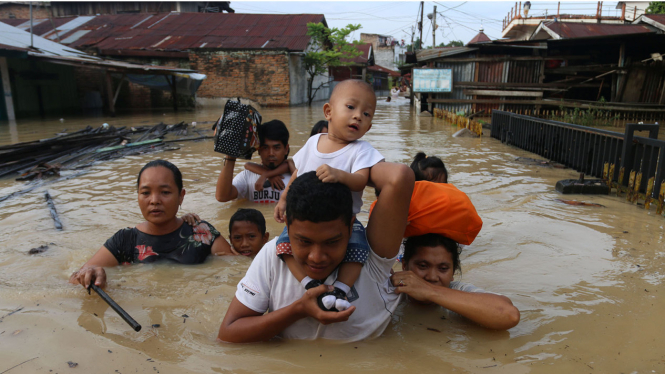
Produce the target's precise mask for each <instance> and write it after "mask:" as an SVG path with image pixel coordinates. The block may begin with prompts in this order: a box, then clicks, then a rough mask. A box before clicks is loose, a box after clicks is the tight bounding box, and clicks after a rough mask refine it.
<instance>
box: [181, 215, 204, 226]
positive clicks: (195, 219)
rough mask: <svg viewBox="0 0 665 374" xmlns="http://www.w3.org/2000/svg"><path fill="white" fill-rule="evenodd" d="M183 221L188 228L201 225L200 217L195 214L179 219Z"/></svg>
mask: <svg viewBox="0 0 665 374" xmlns="http://www.w3.org/2000/svg"><path fill="white" fill-rule="evenodd" d="M180 218H181V219H182V220H183V221H185V222H187V224H189V225H190V226H196V225H198V224H199V223H201V217H199V216H198V214H196V213H186V214H184V215H183V216H182V217H180Z"/></svg>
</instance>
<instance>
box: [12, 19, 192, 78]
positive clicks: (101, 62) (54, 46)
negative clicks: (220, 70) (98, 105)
mask: <svg viewBox="0 0 665 374" xmlns="http://www.w3.org/2000/svg"><path fill="white" fill-rule="evenodd" d="M0 49H5V50H11V51H21V52H25V53H27V55H28V56H29V57H36V58H41V59H46V60H49V61H50V62H53V63H57V64H65V65H77V66H81V65H84V66H90V67H96V68H102V69H109V70H112V71H123V72H131V73H132V74H155V73H158V74H165V73H166V74H174V73H195V71H194V70H190V69H180V68H172V67H167V66H156V65H140V64H133V63H130V62H122V61H111V60H105V59H102V58H99V57H96V56H91V55H88V54H86V53H85V52H81V51H79V50H76V49H73V48H70V47H67V46H64V45H62V44H60V43H56V42H53V41H51V40H48V39H46V38H43V37H41V36H39V35H34V36H33V38H32V47H31V44H30V34H29V33H27V32H25V31H23V30H21V29H19V28H16V27H13V26H10V25H8V24H6V23H3V22H0Z"/></svg>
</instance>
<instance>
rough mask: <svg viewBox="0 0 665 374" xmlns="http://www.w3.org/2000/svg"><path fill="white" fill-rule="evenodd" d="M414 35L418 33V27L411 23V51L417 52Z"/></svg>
mask: <svg viewBox="0 0 665 374" xmlns="http://www.w3.org/2000/svg"><path fill="white" fill-rule="evenodd" d="M414 35H416V28H415V27H413V25H411V52H413V53H415V52H416V48H415V46H414V45H413V37H414Z"/></svg>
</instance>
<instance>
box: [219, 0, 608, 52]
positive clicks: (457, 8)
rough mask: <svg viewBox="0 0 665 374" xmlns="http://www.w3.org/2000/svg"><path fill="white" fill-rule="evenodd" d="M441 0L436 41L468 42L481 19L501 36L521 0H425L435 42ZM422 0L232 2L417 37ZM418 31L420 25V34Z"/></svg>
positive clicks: (427, 27) (246, 9) (242, 9)
mask: <svg viewBox="0 0 665 374" xmlns="http://www.w3.org/2000/svg"><path fill="white" fill-rule="evenodd" d="M531 4H532V5H531V11H530V12H529V15H532V16H539V15H544V14H545V12H547V14H550V15H551V14H556V11H557V4H558V3H557V2H554V1H535V0H534V1H531ZM597 4H598V3H597V2H589V1H586V2H577V1H576V2H570V1H568V2H561V13H568V14H596V7H597ZM616 4H617V2H605V3H603V15H604V16H620V15H621V11H620V10H615V9H614V8H615V7H616ZM435 5H436V6H437V9H436V11H437V14H438V16H437V24H438V25H439V27H438V28H437V30H436V43H437V44H440V43H441V42H446V43H447V42H449V41H451V40H461V41H463V42H464V43H467V42H468V41H469V40H471V39H472V38H473V37H474V36H475V35H476V34H477V33H478V30H479V29H480V27H481V25H482V27H484V29H485V34H487V35H488V36H489V37H490V38H491V39H498V38H500V37H501V27H502V21H503V19H504V17H506V15H507V14H508V13H509V12H510V8H511V7H514V6H515V2H514V1H425V19H424V23H423V40H424V43H425V45H431V44H432V22H431V21H430V20H429V19H428V18H427V14H428V13H432V11H433V7H434V6H435ZM419 6H420V2H419V1H325V2H323V1H321V2H319V1H273V2H268V1H232V2H231V8H233V9H235V11H236V12H237V13H266V14H284V13H289V14H298V13H310V14H311V13H313V14H323V15H324V16H325V17H326V21H328V26H330V27H344V26H346V25H348V24H350V23H353V24H360V25H362V29H361V30H360V31H358V32H356V33H355V35H353V38H354V39H358V38H359V37H360V33H361V32H364V33H369V34H383V35H391V36H394V37H395V38H397V39H398V40H399V39H404V40H405V41H406V43H407V44H409V43H411V28H412V27H413V26H415V25H416V18H417V17H419V16H420V13H419V11H418V9H419ZM417 35H418V31H417V30H416V37H417Z"/></svg>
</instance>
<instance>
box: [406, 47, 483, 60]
mask: <svg viewBox="0 0 665 374" xmlns="http://www.w3.org/2000/svg"><path fill="white" fill-rule="evenodd" d="M476 50H478V48H472V47H443V48H432V49H421V50H419V51H416V59H417V60H418V62H423V61H428V60H435V59H437V58H441V57H449V56H454V55H458V54H462V53H466V52H472V51H476Z"/></svg>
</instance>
